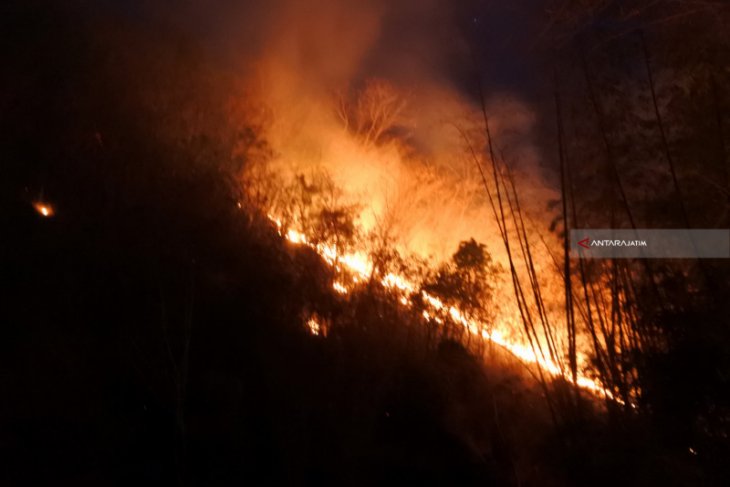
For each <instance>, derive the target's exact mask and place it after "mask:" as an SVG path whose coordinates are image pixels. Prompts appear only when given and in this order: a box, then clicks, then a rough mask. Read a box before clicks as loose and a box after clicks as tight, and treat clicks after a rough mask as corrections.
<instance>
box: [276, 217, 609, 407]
mask: <svg viewBox="0 0 730 487" xmlns="http://www.w3.org/2000/svg"><path fill="white" fill-rule="evenodd" d="M269 218H271V220H272V221H273V222H274V223H275V224H276V226H277V228H278V230H279V234H280V235H281V236H282V237H284V238H286V239H287V240H288V241H289V242H291V243H293V244H296V245H306V246H308V247H311V248H313V249H314V250H316V251H317V252H318V253H319V254H320V255H321V256H322V257H323V258H324V260H325V261H326V262H327V263H328V264H330V265H332V266H335V262H337V263H338V265H337V266H336V269H337V270H338V271H342V268H344V269H345V270H346V271H347V272H348V273H349V274H351V275H352V276H354V277H353V279H352V280H353V281H354V282H355V283H356V282H357V280H358V279H366V278H367V277H368V276H369V273H370V272H371V270H372V262H370V261H369V259H368V258H367V256H365V254H364V253H357V252H356V253H345V254H343V255H339V256H338V255H337V254H336V252H335V250H334V247H333V246H328V245H322V244H319V245H314V244H312V243H311V242H310V241H309V240H308V239H307V237H306V236H305V235H304V234H303V233H301V232H298V231H295V230H291V229H289V230H286V231H283V230H282V225H281V222H280V220H278V219H276V218H274V217H272V216H269ZM340 273H342V272H340ZM381 285H382V286H383V287H384V288H386V289H389V290H391V291H392V292H395V293H397V294H399V295H400V297H399V300H400V302H401V303H402V304H403V305H405V306H408V307H411V306H413V302H412V301H411V300H410V299H409V297H408V295H409V294H412V293H413V292H414V291H415V289H416V286H415V285H414V284H413V283H411V282H409V281H408V279H406V278H405V277H403V276H399V275H396V274H393V273H390V274H388V275H386V277H385V278H383V279H382V281H381ZM332 287H333V289H334V290H335V291H336V292H337V293H339V294H343V295H346V294H348V293H349V292H350V289H348V287H347V286H346V284H345V283H344V282H342V281H334V282H333V284H332ZM421 297H422V298H423V303H424V304H426V305H427V306H428V307H429V308H430V310H423V311H422V316H423V318H424V319H425V320H427V321H433V322H435V323H438V324H443V320H442V319H441V318H439V317H438V314H439V313H438V312H442V311H444V309H445V308H446V305H445V304H444V303H443V302H442V301H441V300H440V299H438V298H437V297H435V296H432V295H430V294H428V293H426V292H421ZM446 312H447V313H448V315H449V316H450V317H451V319H452V320H453V321H454V322H455V323H458V324H460V325H462V326H463V327H464V329H465V330H466V332H467V333H469V334H470V335H473V336H478V337H481V338H482V339H483V340H485V341H488V342H491V343H494V344H496V345H498V346H499V347H501V348H502V349H504V350H506V351H508V352H509V353H510V354H512V355H513V356H514V357H516V358H517V359H518V360H520V361H521V362H523V363H524V364H531V365H536V366H538V367H540V368H541V369H542V370H544V371H546V372H547V373H548V374H550V375H552V376H554V377H563V378H564V379H565V380H568V381H571V379H570V377H568V376H567V375H565V374H564V373H563V370H562V368H561V367H560V365H559V364H557V363H555V362H554V361H553V360H551V359H550V358H547V357H543V356H542V355H541V354H537V353H535V351H534V350H533V348H532V347H530V346H529V345H526V344H523V343H520V342H519V341H516V340H514V339H511V338H510V336H511V333H510V331H512V330H515V329H519V323H517V322H514V323H512V322H507V321H503V322H496V323H494V324H493V326H492V327H491V329H489V328H488V327H487V324H486V323H482V322H479V321H476V320H472V319H468V318H467V317H466V316H464V314H463V313H462V312H461V311H460V310H459V309H458V308H456V307H454V306H451V307H449V308H448V309H447V310H446ZM503 319H504V318H503ZM307 327H308V329H309V331H310V332H311V333H312V334H313V335H319V334H320V333H321V326H320V325H319V324H318V323H317V321H315V320H314V319H313V318H312V319H310V320H309V321H308V322H307ZM571 382H572V381H571ZM575 385H576V386H578V387H580V388H582V389H584V390H587V391H589V392H591V393H592V394H595V395H596V396H599V397H608V398H610V399H613V400H615V401H617V402H619V403H621V402H622V401H621V400H620V399H619V398H617V397H615V396H614V395H613V394H612V393H611V391H608V390H606V389H605V388H603V386H601V384H600V383H599V382H598V381H596V380H594V379H592V378H590V377H588V376H586V375H583V374H579V375H578V377H577V379H576V381H575Z"/></svg>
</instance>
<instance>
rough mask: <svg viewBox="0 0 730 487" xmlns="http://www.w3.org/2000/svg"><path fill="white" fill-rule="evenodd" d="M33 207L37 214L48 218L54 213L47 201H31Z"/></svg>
mask: <svg viewBox="0 0 730 487" xmlns="http://www.w3.org/2000/svg"><path fill="white" fill-rule="evenodd" d="M33 208H35V211H37V212H38V214H39V215H41V216H43V217H45V218H50V217H52V216H53V214H54V213H55V212H54V211H53V207H52V206H51V205H49V204H48V203H42V202H40V201H37V202H35V203H33Z"/></svg>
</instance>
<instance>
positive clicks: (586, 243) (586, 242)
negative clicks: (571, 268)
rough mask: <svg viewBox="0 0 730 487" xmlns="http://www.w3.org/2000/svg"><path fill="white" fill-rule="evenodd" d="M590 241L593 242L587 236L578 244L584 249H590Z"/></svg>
mask: <svg viewBox="0 0 730 487" xmlns="http://www.w3.org/2000/svg"><path fill="white" fill-rule="evenodd" d="M590 243H591V239H590V238H589V237H586V238H584V239H583V240H581V241H579V242H578V245H580V246H581V247H583V248H584V249H590V248H591V247H590Z"/></svg>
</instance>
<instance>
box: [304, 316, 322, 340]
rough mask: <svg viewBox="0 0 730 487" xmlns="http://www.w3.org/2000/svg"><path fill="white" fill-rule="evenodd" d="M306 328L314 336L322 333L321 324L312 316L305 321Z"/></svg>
mask: <svg viewBox="0 0 730 487" xmlns="http://www.w3.org/2000/svg"><path fill="white" fill-rule="evenodd" d="M307 329H309V332H310V333H311V334H312V335H314V336H319V335H320V334H321V333H322V325H320V324H319V323H318V322H317V320H315V319H314V318H309V320H308V321H307Z"/></svg>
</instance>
